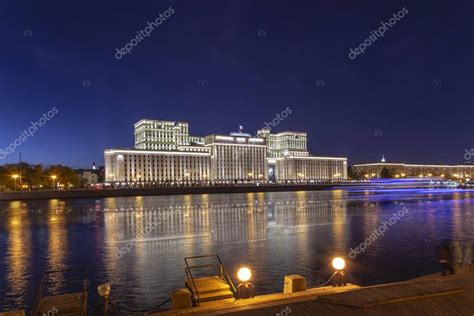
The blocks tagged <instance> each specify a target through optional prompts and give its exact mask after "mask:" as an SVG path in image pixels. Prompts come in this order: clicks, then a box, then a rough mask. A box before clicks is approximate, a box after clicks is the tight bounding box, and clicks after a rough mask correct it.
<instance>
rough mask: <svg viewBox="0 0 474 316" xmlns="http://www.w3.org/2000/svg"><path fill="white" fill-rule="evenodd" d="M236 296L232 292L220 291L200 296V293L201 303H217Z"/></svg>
mask: <svg viewBox="0 0 474 316" xmlns="http://www.w3.org/2000/svg"><path fill="white" fill-rule="evenodd" d="M233 297H234V294H233V293H232V292H231V291H220V292H215V293H206V294H200V293H199V302H200V303H204V302H210V301H217V300H224V299H227V298H233Z"/></svg>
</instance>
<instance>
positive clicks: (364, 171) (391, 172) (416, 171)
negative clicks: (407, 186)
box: [352, 162, 474, 179]
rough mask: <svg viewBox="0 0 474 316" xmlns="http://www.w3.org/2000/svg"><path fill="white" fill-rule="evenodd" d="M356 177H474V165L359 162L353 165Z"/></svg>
mask: <svg viewBox="0 0 474 316" xmlns="http://www.w3.org/2000/svg"><path fill="white" fill-rule="evenodd" d="M352 171H353V173H354V177H356V178H360V179H363V178H365V179H370V178H382V177H390V178H406V177H411V178H413V177H417V178H425V177H427V178H430V177H438V178H449V179H462V178H464V179H472V178H473V177H474V165H425V164H405V163H390V162H377V163H366V164H357V165H354V166H352Z"/></svg>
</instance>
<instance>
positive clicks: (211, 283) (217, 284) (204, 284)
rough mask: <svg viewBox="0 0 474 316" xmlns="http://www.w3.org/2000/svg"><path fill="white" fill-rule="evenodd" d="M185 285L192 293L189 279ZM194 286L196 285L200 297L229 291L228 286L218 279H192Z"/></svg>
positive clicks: (192, 287) (191, 284) (192, 286)
mask: <svg viewBox="0 0 474 316" xmlns="http://www.w3.org/2000/svg"><path fill="white" fill-rule="evenodd" d="M186 284H187V286H189V287H190V288H191V289H193V291H194V285H193V282H192V281H191V280H190V279H188V280H187V281H186ZM194 284H195V285H196V289H197V291H198V293H199V295H200V296H201V294H209V293H216V292H222V291H230V287H229V285H228V284H227V283H225V282H224V281H222V280H221V279H220V278H219V277H204V278H197V279H194Z"/></svg>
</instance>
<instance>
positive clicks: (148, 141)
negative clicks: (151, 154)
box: [134, 120, 204, 150]
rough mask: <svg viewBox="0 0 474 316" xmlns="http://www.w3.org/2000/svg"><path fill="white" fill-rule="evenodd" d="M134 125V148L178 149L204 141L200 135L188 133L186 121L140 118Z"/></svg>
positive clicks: (200, 143)
mask: <svg viewBox="0 0 474 316" xmlns="http://www.w3.org/2000/svg"><path fill="white" fill-rule="evenodd" d="M134 127H135V148H136V149H145V150H178V149H179V148H180V147H183V146H190V145H193V144H198V145H202V144H203V142H204V139H203V138H202V137H197V136H190V135H189V126H188V123H187V122H174V121H159V120H140V121H139V122H137V123H135V125H134Z"/></svg>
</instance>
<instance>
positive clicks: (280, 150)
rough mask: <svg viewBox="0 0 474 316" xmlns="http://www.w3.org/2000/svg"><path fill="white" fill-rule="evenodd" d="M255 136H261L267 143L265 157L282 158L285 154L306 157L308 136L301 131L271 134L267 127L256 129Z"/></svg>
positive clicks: (307, 154) (307, 153)
mask: <svg viewBox="0 0 474 316" xmlns="http://www.w3.org/2000/svg"><path fill="white" fill-rule="evenodd" d="M257 137H260V138H263V139H265V141H266V145H267V157H268V158H269V159H271V158H282V157H286V156H294V157H307V156H309V152H308V150H307V143H308V138H307V135H306V133H303V132H281V133H276V134H271V133H270V130H269V129H268V128H262V129H260V130H258V131H257Z"/></svg>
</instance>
